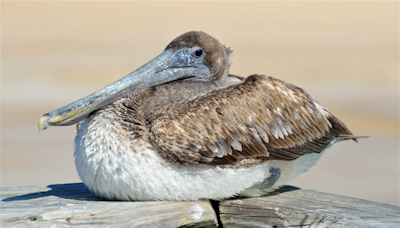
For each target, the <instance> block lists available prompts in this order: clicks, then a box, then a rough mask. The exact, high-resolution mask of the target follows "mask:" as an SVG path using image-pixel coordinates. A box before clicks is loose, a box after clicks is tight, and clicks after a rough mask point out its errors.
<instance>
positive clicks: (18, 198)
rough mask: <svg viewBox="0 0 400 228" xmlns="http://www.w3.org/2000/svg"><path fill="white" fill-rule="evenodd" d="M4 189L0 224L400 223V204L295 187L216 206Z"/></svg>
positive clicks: (77, 190)
mask: <svg viewBox="0 0 400 228" xmlns="http://www.w3.org/2000/svg"><path fill="white" fill-rule="evenodd" d="M0 191H1V193H0V198H1V213H0V227H69V226H76V225H79V226H80V227H215V226H217V225H218V222H219V225H220V226H221V225H222V226H223V227H272V228H273V227H400V207H397V206H392V205H387V204H381V203H375V202H370V201H365V200H360V199H355V198H349V197H344V196H337V195H332V194H327V193H321V192H316V191H311V190H305V189H298V188H295V187H291V186H285V187H283V188H281V189H279V190H278V191H276V192H274V193H273V194H270V195H269V196H266V197H259V198H245V199H231V200H225V201H221V202H219V206H218V202H217V203H215V202H213V205H214V208H213V207H212V203H211V202H209V201H197V202H120V201H103V200H101V199H99V198H97V197H96V196H94V195H93V194H92V193H90V192H89V190H88V189H87V188H86V187H85V186H84V185H83V184H62V185H49V186H31V187H11V188H1V189H0Z"/></svg>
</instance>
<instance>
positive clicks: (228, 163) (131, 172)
mask: <svg viewBox="0 0 400 228" xmlns="http://www.w3.org/2000/svg"><path fill="white" fill-rule="evenodd" d="M230 54H231V50H230V49H229V48H226V47H225V46H223V45H221V44H220V43H219V41H218V40H216V39H215V38H213V37H211V36H209V35H208V34H206V33H204V32H187V33H184V34H182V35H181V36H179V37H177V38H175V39H174V40H173V41H172V42H171V43H170V44H168V46H167V47H166V49H165V50H164V51H163V52H162V53H161V54H160V55H158V56H157V57H155V58H154V59H153V60H151V61H150V62H148V63H146V64H145V65H143V66H142V67H140V68H139V69H137V70H136V71H133V72H132V73H130V74H128V75H127V76H125V77H124V78H122V79H120V80H118V81H116V82H114V83H112V84H110V85H108V86H106V87H104V88H103V89H100V90H99V91H97V92H94V93H92V94H90V95H88V96H87V97H84V98H82V99H80V100H78V101H75V102H73V103H71V104H69V105H66V106H64V107H62V108H59V109H57V110H54V111H52V112H49V113H47V114H44V115H43V116H42V117H41V118H40V120H39V129H40V130H44V129H46V127H48V126H64V125H71V124H76V123H78V133H77V136H76V138H75V153H74V155H75V163H76V167H77V171H78V173H79V176H80V178H81V179H82V180H83V182H84V183H85V185H86V186H87V187H88V188H89V189H90V190H91V191H92V192H93V193H95V194H96V195H98V196H99V197H102V198H106V199H112V200H197V199H201V198H206V199H222V198H228V197H231V196H235V195H241V196H259V195H262V194H265V193H267V192H269V191H272V190H274V189H276V188H277V187H279V186H280V185H282V184H284V183H285V182H287V181H289V180H290V179H292V178H293V177H295V176H296V175H298V174H300V173H302V172H305V171H307V170H308V168H310V167H311V166H313V165H314V164H315V163H316V161H317V160H318V159H319V157H320V156H321V155H322V154H323V153H324V151H325V150H326V149H327V148H328V147H330V146H331V145H332V144H333V143H335V142H337V141H341V140H344V139H354V140H355V139H356V137H355V136H352V133H351V132H350V130H349V129H348V128H347V127H346V126H345V125H344V124H343V123H342V122H341V121H340V120H339V119H337V118H336V117H335V116H334V115H332V114H331V113H330V112H329V111H328V110H327V109H326V108H324V107H323V106H321V105H320V104H319V103H318V102H317V101H316V100H314V99H313V98H312V97H311V96H310V95H309V94H308V93H307V92H306V91H304V90H303V89H301V88H299V87H297V86H295V85H292V84H288V83H286V82H284V81H282V80H279V79H276V78H273V77H269V76H264V75H250V76H249V77H247V78H243V79H242V80H239V79H237V78H240V77H236V78H235V77H230V76H229V74H228V72H229V67H230V61H229V56H230ZM235 80H236V81H235Z"/></svg>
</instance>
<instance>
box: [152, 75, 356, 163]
mask: <svg viewBox="0 0 400 228" xmlns="http://www.w3.org/2000/svg"><path fill="white" fill-rule="evenodd" d="M331 122H332V123H331ZM332 126H333V128H334V129H333V130H332ZM340 134H342V135H343V134H344V135H346V134H347V135H351V132H350V131H349V130H348V129H347V127H346V126H345V125H344V124H343V123H342V122H340V121H339V120H338V119H337V118H336V117H334V116H333V115H331V114H330V113H329V112H328V111H327V110H326V109H325V108H324V107H322V106H321V105H319V104H318V102H317V101H315V100H314V99H313V98H312V97H311V96H310V95H308V93H307V92H305V91H304V90H303V89H301V88H299V87H296V86H294V85H291V84H288V83H285V82H283V81H281V80H278V79H275V78H273V77H269V76H264V75H251V76H249V77H247V78H246V79H245V80H242V82H241V83H240V84H237V85H233V86H229V87H225V88H223V89H219V90H215V91H212V92H209V93H207V94H204V95H201V96H197V97H195V98H192V99H188V100H184V101H181V102H179V103H176V104H173V105H171V106H170V107H169V108H166V109H165V110H163V113H162V114H160V115H159V117H158V118H157V119H156V120H154V121H153V122H152V126H151V140H152V141H153V143H154V144H155V145H157V146H158V148H159V150H160V154H161V155H162V156H164V157H165V158H167V159H169V160H170V161H171V162H175V163H179V164H190V165H193V164H235V163H238V162H239V161H240V160H242V159H246V158H259V157H262V158H263V159H286V160H292V159H295V158H297V157H299V156H301V155H304V154H305V153H312V152H320V151H321V150H322V149H323V148H325V147H326V146H327V145H328V144H329V142H330V141H332V140H333V139H334V138H335V137H336V136H338V135H340Z"/></svg>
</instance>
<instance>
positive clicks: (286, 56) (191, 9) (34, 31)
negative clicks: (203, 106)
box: [1, 1, 400, 205]
mask: <svg viewBox="0 0 400 228" xmlns="http://www.w3.org/2000/svg"><path fill="white" fill-rule="evenodd" d="M398 10H399V3H398V2H395V1H393V2H263V3H262V2H248V3H243V2H219V3H187V2H186V3H185V2H182V3H179V2H151V3H144V2H64V3H62V2H4V1H3V2H1V186H2V187H4V186H20V185H39V184H44V185H47V184H57V183H69V182H79V181H80V180H79V178H78V175H77V173H76V170H75V166H74V161H73V139H74V137H75V132H76V131H75V126H70V127H52V128H50V129H48V130H46V131H44V132H43V133H41V134H39V133H38V130H37V121H38V119H39V117H40V116H41V115H42V114H44V113H46V112H49V111H51V110H53V109H56V108H59V107H61V106H63V105H65V104H67V103H70V102H72V101H75V100H77V99H79V98H81V97H83V96H85V95H87V94H89V93H91V92H93V91H95V90H97V89H99V88H102V87H103V86H105V85H107V84H109V83H111V82H113V81H115V80H117V79H119V78H121V77H122V76H124V75H126V74H127V73H129V72H131V71H133V70H135V69H136V68H138V67H139V66H141V65H142V64H143V63H145V62H147V61H148V60H150V59H151V58H153V57H154V56H156V55H158V54H159V53H161V51H162V50H163V49H164V48H165V46H166V45H167V44H168V43H169V42H170V41H171V40H172V39H173V38H175V37H176V36H178V35H180V34H182V33H183V32H186V31H190V30H203V31H205V32H207V33H209V34H211V35H213V36H214V37H216V38H218V39H219V40H220V41H221V42H222V43H223V44H225V45H227V46H229V47H231V48H232V49H233V50H234V54H233V56H232V61H233V63H234V64H233V66H232V68H231V72H232V73H235V74H239V75H250V74H252V73H263V74H267V75H272V76H275V77H278V78H280V79H283V80H285V81H287V82H291V83H294V84H296V85H298V86H300V87H303V88H304V89H306V90H307V91H308V92H309V93H310V94H312V95H313V96H314V97H315V98H316V99H317V100H318V101H320V103H322V104H323V105H324V106H326V107H327V108H328V109H329V110H330V111H331V112H333V113H334V114H336V115H337V116H338V117H339V118H340V119H341V120H343V121H344V122H345V123H346V124H347V125H348V127H349V128H350V129H351V130H352V131H353V133H354V134H357V135H370V136H372V137H371V138H369V139H367V140H362V141H360V143H358V144H356V143H352V142H343V143H340V144H337V145H335V146H333V147H332V149H330V151H328V152H327V153H326V154H325V155H324V156H322V158H321V160H320V161H319V163H317V165H316V166H315V167H313V168H312V169H311V170H310V171H309V172H307V173H305V174H303V175H301V176H300V177H298V178H296V179H295V180H294V181H292V182H290V183H289V184H292V185H295V186H298V187H303V188H309V189H315V190H321V191H325V192H330V193H335V194H341V195H346V196H353V197H358V198H363V199H368V200H373V201H378V202H384V203H389V204H395V205H400V202H399V43H398V42H399V22H398V21H399V13H398Z"/></svg>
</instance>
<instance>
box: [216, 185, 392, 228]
mask: <svg viewBox="0 0 400 228" xmlns="http://www.w3.org/2000/svg"><path fill="white" fill-rule="evenodd" d="M219 216H220V219H221V222H222V224H223V226H224V227H271V228H272V227H274V228H275V227H329V228H331V227H400V207H397V206H392V205H388V204H381V203H375V202H370V201H366V200H361V199H355V198H350V197H344V196H338V195H332V194H327V193H321V192H316V191H312V190H305V189H298V188H295V187H291V186H285V187H283V188H281V189H280V190H278V191H276V192H274V193H273V194H270V195H269V196H266V197H259V198H246V199H234V200H226V201H223V202H220V206H219Z"/></svg>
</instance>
